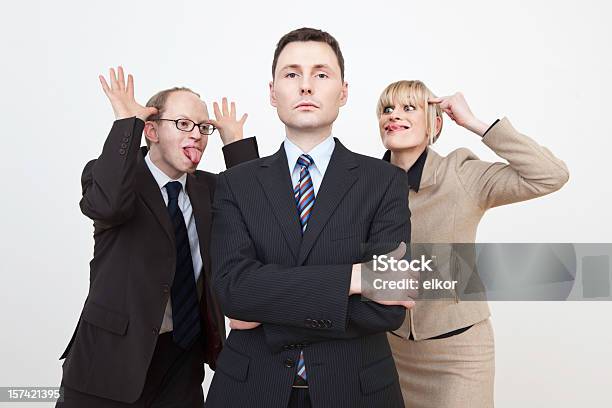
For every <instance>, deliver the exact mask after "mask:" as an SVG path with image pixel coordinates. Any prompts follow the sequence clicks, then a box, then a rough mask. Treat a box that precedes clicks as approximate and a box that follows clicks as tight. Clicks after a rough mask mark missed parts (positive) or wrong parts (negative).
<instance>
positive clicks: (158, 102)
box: [145, 86, 200, 149]
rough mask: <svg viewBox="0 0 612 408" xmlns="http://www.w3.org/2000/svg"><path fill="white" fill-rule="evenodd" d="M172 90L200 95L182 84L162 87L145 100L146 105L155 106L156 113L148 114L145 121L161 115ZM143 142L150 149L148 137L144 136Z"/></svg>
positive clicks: (158, 117) (155, 118)
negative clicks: (162, 88) (166, 87)
mask: <svg viewBox="0 0 612 408" xmlns="http://www.w3.org/2000/svg"><path fill="white" fill-rule="evenodd" d="M173 92H191V93H192V94H194V95H195V96H197V97H198V98H199V97H200V94H199V93H197V92H194V91H192V90H191V89H189V88H186V87H184V86H175V87H174V88H168V89H164V90H163V91H159V92H158V93H156V94H155V95H153V96H152V97H151V98H150V99H149V100H148V102H147V105H146V106H147V107H154V108H157V113H156V114H154V115H149V117H148V118H147V121H155V120H158V119H160V118H161V117H162V113H163V111H164V109H165V108H166V100H167V99H168V97H169V96H170V94H171V93H173ZM145 142H146V143H147V147H148V148H149V149H150V148H151V142H149V139H147V138H146V137H145Z"/></svg>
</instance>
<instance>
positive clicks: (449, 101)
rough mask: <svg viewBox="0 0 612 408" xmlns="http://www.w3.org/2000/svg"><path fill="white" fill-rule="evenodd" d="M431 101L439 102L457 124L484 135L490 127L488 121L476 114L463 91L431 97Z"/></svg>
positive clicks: (441, 107)
mask: <svg viewBox="0 0 612 408" xmlns="http://www.w3.org/2000/svg"><path fill="white" fill-rule="evenodd" d="M429 103H433V104H439V105H440V109H442V111H444V112H446V114H447V115H448V116H449V117H450V118H451V119H452V120H453V121H454V122H455V123H456V124H458V125H459V126H462V127H464V128H466V129H469V130H471V131H472V132H474V133H476V134H478V135H480V136H483V135H484V134H485V132H486V131H487V129H488V128H489V126H488V125H487V124H486V123H484V122H483V121H481V120H479V119H478V118H476V116H474V114H473V113H472V111H471V110H470V107H469V106H468V104H467V102H466V100H465V98H464V97H463V94H462V93H461V92H457V93H455V94H454V95H450V96H443V97H440V98H431V99H429Z"/></svg>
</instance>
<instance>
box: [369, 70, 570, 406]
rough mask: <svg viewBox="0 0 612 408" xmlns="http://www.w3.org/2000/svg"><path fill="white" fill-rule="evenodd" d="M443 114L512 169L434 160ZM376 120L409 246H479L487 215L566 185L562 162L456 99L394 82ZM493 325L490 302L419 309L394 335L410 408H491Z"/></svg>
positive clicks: (457, 154) (468, 155)
mask: <svg viewBox="0 0 612 408" xmlns="http://www.w3.org/2000/svg"><path fill="white" fill-rule="evenodd" d="M443 112H445V113H446V114H447V115H448V116H449V117H450V118H451V119H452V120H453V121H454V122H455V123H457V124H458V125H459V126H462V127H464V128H466V129H468V130H469V131H471V132H472V133H475V134H477V135H478V136H480V137H482V142H483V143H484V144H485V145H486V146H488V147H489V148H490V149H491V150H493V151H494V152H495V153H496V154H497V155H498V156H500V157H502V158H503V159H505V160H507V161H508V163H502V162H496V163H490V162H485V161H482V160H479V159H478V157H477V156H476V155H475V154H474V153H472V152H471V151H470V150H468V149H466V148H459V149H457V150H454V151H453V152H451V153H450V154H449V155H448V156H446V157H445V156H441V155H439V154H438V153H436V152H435V151H434V150H433V149H432V148H431V145H432V144H433V143H434V142H435V141H436V140H437V138H438V137H439V135H440V132H441V130H442V123H443V117H442V116H443ZM377 115H378V120H379V126H380V135H381V138H382V142H383V145H384V146H385V147H386V148H387V149H388V150H387V152H386V154H385V156H384V160H387V161H390V162H391V163H392V164H394V165H396V166H398V167H401V168H402V169H404V170H405V171H406V173H407V177H408V182H409V184H410V192H409V196H408V202H409V206H410V210H411V213H412V216H411V221H412V233H411V234H412V236H411V242H413V243H459V242H462V243H465V242H468V243H469V242H474V240H475V238H476V230H477V227H478V223H479V222H480V219H481V218H482V216H483V215H484V213H485V211H487V210H488V209H489V208H492V207H496V206H499V205H505V204H510V203H515V202H518V201H524V200H529V199H532V198H535V197H539V196H543V195H546V194H549V193H552V192H553V191H556V190H558V189H559V188H561V186H563V185H564V184H565V183H566V182H567V180H568V177H569V176H568V170H567V167H566V166H565V164H564V163H563V162H562V161H561V160H559V159H557V158H556V157H555V156H553V154H552V153H551V152H550V151H549V150H548V149H546V148H544V147H542V146H540V145H538V144H537V143H536V142H535V141H534V140H533V139H531V138H529V137H527V136H525V135H523V134H521V133H519V132H517V131H516V130H515V129H514V127H513V126H512V125H511V124H510V121H509V120H508V119H507V118H503V119H501V120H497V121H496V122H495V123H493V124H492V125H490V124H485V123H484V122H482V121H481V120H479V119H478V118H477V117H476V116H474V114H472V112H471V111H470V108H469V106H468V104H467V103H466V101H465V99H464V97H463V95H462V94H460V93H456V94H454V95H452V96H449V97H442V98H437V97H435V95H434V94H433V93H432V92H431V91H430V90H429V89H428V88H427V87H426V86H425V84H423V83H422V82H420V81H399V82H395V83H393V84H391V85H389V86H388V87H387V88H386V89H385V90H384V91H383V92H382V94H381V96H380V99H379V101H378V106H377ZM489 125H490V126H489ZM489 316H490V313H489V308H488V305H487V303H486V301H482V302H476V301H461V300H459V299H458V298H455V299H452V300H446V301H421V302H417V304H416V306H415V307H414V308H413V309H412V310H411V311H410V312H409V314H408V315H407V317H406V320H405V322H404V324H403V326H402V327H401V328H400V329H399V330H397V331H396V332H394V333H389V335H388V337H389V342H390V344H391V347H392V350H393V355H394V359H395V362H396V365H397V369H398V373H399V375H400V382H401V386H402V393H403V395H404V402H405V404H406V407H408V408H421V407H423V408H438V407H443V408H468V407H469V408H481V407H493V383H494V381H493V380H494V374H495V354H494V340H493V330H492V327H491V322H490V320H489Z"/></svg>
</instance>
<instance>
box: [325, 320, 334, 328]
mask: <svg viewBox="0 0 612 408" xmlns="http://www.w3.org/2000/svg"><path fill="white" fill-rule="evenodd" d="M325 326H326V327H332V326H333V325H332V321H331V320H326V321H325Z"/></svg>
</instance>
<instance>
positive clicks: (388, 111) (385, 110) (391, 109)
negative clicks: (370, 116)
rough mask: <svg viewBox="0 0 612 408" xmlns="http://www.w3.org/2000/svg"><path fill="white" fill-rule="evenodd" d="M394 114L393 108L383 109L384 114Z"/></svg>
mask: <svg viewBox="0 0 612 408" xmlns="http://www.w3.org/2000/svg"><path fill="white" fill-rule="evenodd" d="M391 112H393V107H392V106H385V107H384V108H383V113H391Z"/></svg>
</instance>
